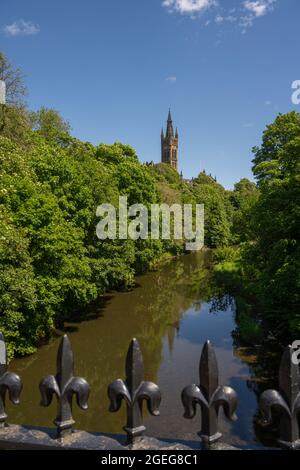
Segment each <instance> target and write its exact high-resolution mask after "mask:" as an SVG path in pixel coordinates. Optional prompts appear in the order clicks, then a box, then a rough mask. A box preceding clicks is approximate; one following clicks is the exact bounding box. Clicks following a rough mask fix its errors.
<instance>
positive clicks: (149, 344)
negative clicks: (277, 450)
mask: <svg viewBox="0 0 300 470" xmlns="http://www.w3.org/2000/svg"><path fill="white" fill-rule="evenodd" d="M207 256H208V255H207V254H206V253H199V254H197V255H188V256H184V257H182V258H180V259H179V260H177V261H174V262H171V263H170V264H169V265H167V266H165V267H164V268H162V269H161V270H160V271H158V272H155V273H149V274H146V275H144V276H141V277H139V278H138V279H137V287H136V288H135V289H134V290H133V291H132V292H126V293H117V294H114V295H108V296H107V297H106V298H105V300H104V302H102V304H101V305H99V306H98V307H95V308H94V309H93V312H92V314H91V315H90V317H89V318H90V319H89V320H88V321H84V322H82V323H78V324H71V325H67V327H68V334H69V336H70V338H71V341H72V346H73V350H74V354H75V372H76V375H81V376H83V377H85V378H86V379H87V380H88V382H89V383H90V385H91V390H92V392H91V396H90V400H89V410H88V411H87V412H85V413H84V412H82V411H80V410H77V409H76V407H74V417H75V419H76V426H77V427H78V428H82V429H86V430H90V431H102V432H120V431H121V428H122V426H123V425H124V423H125V416H124V409H125V407H124V408H123V410H122V412H119V413H118V414H111V413H109V412H108V399H107V385H108V384H109V383H110V382H112V381H113V380H114V379H116V378H119V377H122V378H123V377H124V360H125V354H126V351H127V348H128V345H129V342H130V340H131V338H132V337H136V338H138V340H139V342H140V345H141V348H142V350H143V353H144V363H145V379H146V380H151V381H154V382H156V383H157V384H158V385H159V387H160V388H161V391H162V396H163V400H162V405H161V416H160V417H159V418H154V417H150V416H147V418H146V426H147V428H148V432H149V434H151V435H154V436H158V437H169V438H170V437H171V438H181V439H195V438H196V435H197V432H198V431H199V420H200V418H199V415H198V416H197V417H196V418H194V419H193V420H191V421H187V420H185V419H184V418H183V409H182V405H181V402H180V394H181V390H182V389H183V387H184V386H186V385H187V384H189V383H192V382H198V363H199V356H200V352H201V348H202V345H203V344H204V342H205V341H206V340H207V339H210V340H211V341H212V343H213V345H214V346H215V350H216V354H217V358H218V361H219V369H220V380H221V381H222V383H224V384H228V385H230V386H232V387H233V388H235V390H236V391H237V393H238V395H239V408H238V417H239V420H238V421H237V422H236V423H234V424H229V423H228V422H227V421H225V420H222V431H223V433H224V435H225V436H224V440H226V442H228V443H231V444H235V445H239V446H246V445H247V446H248V445H249V444H250V445H252V446H255V445H259V443H258V442H257V438H256V435H259V432H258V431H257V429H256V427H255V425H254V423H253V418H254V417H255V415H256V412H257V392H258V386H257V384H256V381H255V380H254V376H255V374H256V371H255V367H258V366H257V363H256V361H255V364H254V365H253V364H251V361H250V362H249V360H247V357H246V356H245V351H244V352H243V350H242V348H241V345H239V344H238V343H237V340H236V338H235V340H233V336H232V332H233V331H234V330H236V327H237V325H236V323H235V316H236V312H235V303H234V302H233V300H232V299H231V298H228V296H223V297H222V298H221V299H222V302H218V301H217V299H216V298H214V299H213V300H209V299H210V297H211V296H212V295H213V292H212V290H211V289H212V287H211V283H210V279H209V273H208V269H207V268H208V266H209V260H208V258H207ZM57 347H58V339H54V340H52V341H51V342H50V344H48V345H46V346H43V347H42V348H41V349H40V350H39V351H38V353H37V354H35V355H32V356H30V357H28V358H25V359H19V360H15V361H13V363H12V364H11V368H12V370H14V371H16V372H17V373H19V374H20V375H21V376H22V379H23V382H24V390H23V393H22V404H21V406H20V407H12V406H11V405H8V414H9V417H10V421H11V422H15V423H18V424H32V425H46V426H47V425H49V424H50V422H51V420H52V419H54V417H55V404H54V405H52V406H51V407H49V408H46V409H45V408H40V407H39V405H38V404H39V400H40V398H39V392H38V383H39V380H40V378H41V377H43V376H44V375H46V374H49V373H53V372H54V368H55V356H56V351H57ZM254 357H256V356H254ZM277 365H278V363H277ZM260 438H262V437H261V436H260Z"/></svg>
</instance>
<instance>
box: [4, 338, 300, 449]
mask: <svg viewBox="0 0 300 470" xmlns="http://www.w3.org/2000/svg"><path fill="white" fill-rule="evenodd" d="M292 356H293V349H292V348H291V346H289V347H287V349H286V350H285V351H284V353H283V356H282V359H281V364H280V368H279V391H277V390H267V391H265V392H264V393H263V394H262V395H261V397H260V402H259V407H260V412H261V422H262V424H264V425H269V424H271V422H272V419H273V411H275V414H276V416H277V417H278V416H279V419H280V438H279V440H278V444H279V446H280V447H282V448H285V449H298V448H300V435H299V430H300V426H299V422H300V374H299V366H298V365H296V364H294V363H293V360H292ZM39 388H40V393H41V405H42V406H49V405H50V403H51V401H52V399H53V396H55V397H56V399H57V415H56V418H55V420H54V424H55V426H56V431H55V432H50V433H49V432H48V433H47V434H45V433H42V431H41V428H39V429H36V428H34V427H28V426H26V427H21V426H16V425H8V424H7V418H8V417H7V414H6V413H5V397H6V393H7V392H8V394H9V399H10V400H11V401H12V403H14V404H16V405H17V404H19V403H20V395H21V391H22V381H21V378H20V377H19V376H18V375H17V374H15V373H14V372H9V371H8V370H7V356H6V346H5V341H4V337H3V335H2V333H0V447H2V448H22V447H24V446H25V447H26V445H27V446H30V447H31V448H34V447H39V439H40V440H42V441H43V443H42V445H43V446H44V448H56V447H58V446H59V447H65V448H72V447H74V446H75V447H76V446H77V447H81V448H106V449H118V448H122V447H121V446H119V444H118V443H117V441H115V440H114V439H110V438H108V437H106V438H105V437H104V435H100V434H99V435H91V434H88V433H85V432H84V431H75V430H74V428H73V426H74V424H75V422H74V420H73V417H72V401H73V397H74V395H75V396H76V400H77V404H78V406H79V407H80V408H82V409H83V410H86V409H87V408H88V398H89V393H90V387H89V385H88V383H87V381H86V380H85V379H84V378H82V377H74V361H73V352H72V348H71V343H70V340H69V338H68V337H67V336H66V335H65V336H64V337H63V338H62V340H61V342H60V345H59V349H58V354H57V370H56V375H48V376H47V377H45V378H43V379H42V380H41V382H40V385H39ZM108 398H109V401H110V411H111V412H117V411H118V410H119V409H120V407H121V406H122V401H123V400H124V401H125V404H126V409H127V421H126V424H125V426H124V428H123V429H124V430H125V432H126V435H127V446H128V447H127V448H128V449H130V448H132V447H133V446H135V445H136V444H137V442H139V441H140V440H141V437H142V436H144V435H145V432H146V428H145V426H144V424H143V402H144V401H146V403H147V406H148V410H149V412H150V413H151V414H152V415H154V416H157V415H159V406H160V402H161V393H160V390H159V387H158V386H157V385H156V384H154V383H153V382H147V381H144V366H143V356H142V352H141V349H140V346H139V343H138V341H137V340H136V339H133V340H132V341H131V343H130V346H129V349H128V352H127V357H126V378H125V380H121V379H117V380H115V381H114V382H113V383H111V384H110V385H109V386H108ZM181 400H182V404H183V409H184V416H185V418H187V419H191V418H193V417H194V416H195V414H196V408H197V405H199V406H200V411H201V426H199V427H200V430H199V431H200V432H199V435H200V438H201V441H200V442H199V448H200V443H201V446H202V447H204V448H205V449H213V448H215V445H216V443H217V442H218V441H219V440H220V439H221V437H222V435H221V433H220V432H219V422H218V414H219V409H220V408H223V410H224V412H225V415H226V416H227V418H228V419H230V420H235V419H237V418H236V413H235V412H236V409H237V405H238V398H237V394H236V392H235V391H234V390H233V389H232V388H231V387H228V386H223V385H219V373H218V363H217V358H216V355H215V352H214V349H213V346H212V345H211V343H210V342H209V341H207V342H206V343H205V345H204V347H203V350H202V353H201V357H200V364H199V384H198V385H196V384H191V385H188V386H187V387H185V388H184V390H183V391H182V394H181ZM39 433H40V434H39ZM45 436H46V437H45ZM91 436H92V437H91ZM101 436H102V438H101ZM78 443H80V444H78Z"/></svg>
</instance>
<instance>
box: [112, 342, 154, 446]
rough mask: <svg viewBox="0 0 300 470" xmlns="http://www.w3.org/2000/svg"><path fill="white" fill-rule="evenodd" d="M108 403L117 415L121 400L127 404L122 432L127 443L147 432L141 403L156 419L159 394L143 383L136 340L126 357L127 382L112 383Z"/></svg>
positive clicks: (140, 356) (142, 370)
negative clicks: (144, 402) (145, 405)
mask: <svg viewBox="0 0 300 470" xmlns="http://www.w3.org/2000/svg"><path fill="white" fill-rule="evenodd" d="M108 397H109V399H110V408H109V410H110V411H113V412H115V411H118V410H119V409H120V407H121V404H122V399H124V400H125V401H126V404H127V424H126V426H125V427H124V430H125V431H126V433H127V437H128V443H130V444H132V443H133V442H134V439H135V438H136V437H138V436H141V435H142V434H143V433H144V432H145V430H146V428H145V426H144V425H143V400H147V405H148V410H149V412H150V413H151V414H152V415H154V416H158V415H159V410H158V408H159V405H160V402H161V393H160V390H159V388H158V386H157V385H155V384H154V383H152V382H145V381H144V365H143V356H142V352H141V349H140V346H139V343H138V341H137V340H136V339H133V340H132V341H131V343H130V346H129V349H128V353H127V357H126V380H125V382H124V381H123V380H121V379H118V380H115V381H114V382H113V383H112V384H110V385H109V386H108Z"/></svg>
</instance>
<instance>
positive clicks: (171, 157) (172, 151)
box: [161, 110, 178, 171]
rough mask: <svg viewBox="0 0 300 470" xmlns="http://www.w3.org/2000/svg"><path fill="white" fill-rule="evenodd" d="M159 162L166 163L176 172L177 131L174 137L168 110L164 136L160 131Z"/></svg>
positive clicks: (162, 131)
mask: <svg viewBox="0 0 300 470" xmlns="http://www.w3.org/2000/svg"><path fill="white" fill-rule="evenodd" d="M161 161H162V163H168V164H169V165H171V166H172V167H173V168H175V170H177V171H178V130H177V128H176V132H175V135H174V129H173V122H172V116H171V111H170V110H169V115H168V121H167V130H166V135H164V129H162V130H161Z"/></svg>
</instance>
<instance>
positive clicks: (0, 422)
mask: <svg viewBox="0 0 300 470" xmlns="http://www.w3.org/2000/svg"><path fill="white" fill-rule="evenodd" d="M7 391H8V393H9V398H10V401H11V402H12V403H13V404H14V405H18V404H19V403H20V394H21V391H22V382H21V379H20V377H19V376H18V375H17V374H15V373H14V372H8V371H7V353H6V344H5V340H4V337H3V334H2V333H1V332H0V428H3V427H4V426H5V422H6V419H7V414H6V413H5V395H6V392H7Z"/></svg>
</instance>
